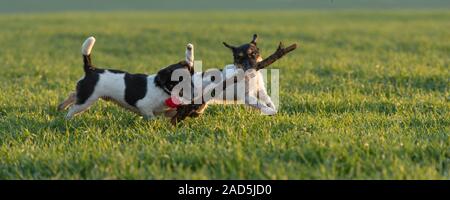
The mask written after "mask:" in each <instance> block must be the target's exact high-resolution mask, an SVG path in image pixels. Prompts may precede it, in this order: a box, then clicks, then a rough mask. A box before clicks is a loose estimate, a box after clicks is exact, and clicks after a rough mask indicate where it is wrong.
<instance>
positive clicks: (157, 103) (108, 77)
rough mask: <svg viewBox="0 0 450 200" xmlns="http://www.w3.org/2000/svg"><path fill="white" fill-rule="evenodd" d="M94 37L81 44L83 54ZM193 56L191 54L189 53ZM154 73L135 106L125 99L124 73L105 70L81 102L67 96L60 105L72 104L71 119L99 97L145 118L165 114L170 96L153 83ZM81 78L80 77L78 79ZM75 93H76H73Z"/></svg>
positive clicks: (87, 53) (88, 50) (68, 115)
mask: <svg viewBox="0 0 450 200" xmlns="http://www.w3.org/2000/svg"><path fill="white" fill-rule="evenodd" d="M94 43H95V38H94V37H89V38H88V39H87V40H86V41H85V42H84V43H83V45H82V49H81V52H82V53H83V55H89V54H90V53H91V50H92V47H93V46H94ZM186 56H188V54H186ZM189 56H192V58H193V52H192V54H189ZM186 59H188V58H186ZM155 77H156V75H149V76H147V91H146V95H145V96H144V98H142V99H140V100H138V101H137V102H136V107H134V106H132V105H129V104H128V103H127V102H126V100H125V89H126V85H125V74H124V73H113V72H110V71H108V70H105V71H104V72H103V73H99V80H98V82H97V84H96V85H95V87H94V91H93V93H92V94H91V95H90V96H89V98H88V99H87V100H86V102H85V103H83V104H74V103H75V98H68V100H66V101H64V102H63V103H62V104H61V105H62V106H61V108H64V107H65V105H72V104H73V105H72V106H71V107H70V109H69V112H68V113H67V115H66V119H71V118H72V117H73V116H75V115H76V114H79V113H81V112H83V111H85V110H87V109H88V108H89V107H90V106H91V105H92V104H93V103H95V102H96V101H97V100H98V99H99V98H103V99H108V100H113V101H114V102H116V103H118V104H120V105H121V106H123V107H125V108H128V109H130V110H132V111H135V112H137V113H139V114H141V115H143V116H144V117H145V118H147V119H151V118H153V117H155V116H156V115H161V114H165V112H166V111H171V110H172V108H169V107H168V106H166V104H165V100H166V99H167V98H169V97H170V95H169V94H167V93H165V92H164V90H163V89H161V88H160V87H158V86H156V84H155V81H154V80H155ZM80 80H81V79H80ZM74 94H76V93H74Z"/></svg>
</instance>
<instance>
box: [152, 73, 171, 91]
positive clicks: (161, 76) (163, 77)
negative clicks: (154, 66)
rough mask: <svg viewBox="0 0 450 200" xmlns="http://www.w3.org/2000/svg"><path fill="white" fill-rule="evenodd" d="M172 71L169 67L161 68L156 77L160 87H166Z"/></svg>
mask: <svg viewBox="0 0 450 200" xmlns="http://www.w3.org/2000/svg"><path fill="white" fill-rule="evenodd" d="M171 74H172V73H171V72H170V70H168V69H162V70H160V71H159V72H158V73H157V74H156V77H155V83H156V85H157V86H159V87H165V86H166V84H167V82H168V81H169V80H170V75H171Z"/></svg>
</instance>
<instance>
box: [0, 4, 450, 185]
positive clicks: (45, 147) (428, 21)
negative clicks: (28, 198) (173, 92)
mask: <svg viewBox="0 0 450 200" xmlns="http://www.w3.org/2000/svg"><path fill="white" fill-rule="evenodd" d="M0 25H1V28H0V47H1V48H0V90H1V95H0V96H1V98H0V179H191V178H192V179H449V178H450V137H449V133H450V91H449V89H450V86H449V78H450V70H449V69H450V67H449V64H450V56H449V55H450V40H449V38H450V12H448V11H412V10H410V11H406V10H404V11H386V12H382V11H370V12H366V11H288V12H283V11H264V12H262V11H261V12H259V11H248V12H243V13H242V12H241V13H239V12H226V11H221V12H104V13H97V14H88V13H82V12H70V13H53V14H46V13H39V14H37V13H35V14H13V13H12V14H11V13H10V14H1V15H0ZM254 32H256V33H258V34H259V35H260V42H259V46H260V48H261V49H262V54H263V56H264V55H269V54H270V53H272V52H273V50H274V49H275V48H276V45H277V43H278V41H284V42H285V43H286V44H288V43H293V42H297V43H299V44H300V46H301V48H300V49H298V50H296V51H295V52H293V53H292V54H290V55H288V56H287V57H285V58H283V59H282V60H280V61H279V62H277V63H276V64H275V65H273V66H272V67H273V68H278V69H280V107H279V113H278V114H277V115H276V116H273V117H268V116H262V115H260V114H259V112H256V111H254V110H249V109H246V108H245V107H243V106H221V105H215V106H212V107H210V108H209V109H208V110H207V111H206V113H205V115H203V116H202V117H200V118H197V119H188V120H187V121H184V122H183V124H181V125H180V126H179V127H173V126H171V125H170V124H169V122H168V120H167V119H165V118H158V119H156V120H154V121H146V120H144V119H142V118H140V117H138V116H136V115H134V114H132V113H129V112H127V111H125V110H123V109H121V108H119V107H117V106H115V105H113V104H109V103H107V102H104V101H99V102H98V103H97V104H95V105H94V106H93V107H92V108H91V109H90V110H89V111H88V112H86V113H84V114H82V115H80V116H78V117H76V118H75V119H74V120H72V121H65V120H64V115H65V112H58V111H57V110H56V106H57V104H58V103H59V102H60V101H61V100H63V98H65V97H66V96H67V94H68V93H69V92H70V91H72V90H73V89H74V87H75V83H76V81H77V80H78V79H79V78H80V77H81V76H82V75H83V70H82V60H81V56H80V46H81V43H82V42H83V41H84V39H85V38H86V37H87V36H90V35H94V36H96V38H97V43H96V46H95V48H94V51H93V52H94V53H93V59H94V63H95V64H96V65H98V66H112V67H113V68H116V69H122V70H126V71H129V72H140V73H155V72H156V71H157V70H158V69H160V68H162V67H165V66H167V65H168V64H172V63H174V62H177V61H179V60H181V59H183V57H184V47H185V44H186V43H188V42H192V43H194V44H195V45H196V59H197V60H202V61H203V65H204V66H206V67H208V68H213V67H215V68H217V67H219V68H221V67H223V66H224V65H225V64H228V63H231V62H232V56H231V53H230V52H229V50H227V49H226V48H224V47H223V46H222V44H221V42H222V41H227V42H229V43H231V44H242V43H244V42H248V41H249V40H250V39H251V35H252V34H253V33H254Z"/></svg>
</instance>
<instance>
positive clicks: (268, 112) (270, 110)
mask: <svg viewBox="0 0 450 200" xmlns="http://www.w3.org/2000/svg"><path fill="white" fill-rule="evenodd" d="M261 112H262V113H263V114H264V115H269V116H272V115H275V114H277V112H278V111H277V110H275V109H273V108H270V107H265V108H263V109H261Z"/></svg>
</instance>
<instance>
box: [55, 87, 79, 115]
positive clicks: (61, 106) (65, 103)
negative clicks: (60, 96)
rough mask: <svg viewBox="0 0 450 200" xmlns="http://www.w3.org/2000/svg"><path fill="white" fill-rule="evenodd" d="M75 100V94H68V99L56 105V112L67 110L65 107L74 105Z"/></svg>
mask: <svg viewBox="0 0 450 200" xmlns="http://www.w3.org/2000/svg"><path fill="white" fill-rule="evenodd" d="M76 100H77V94H76V93H75V92H72V93H70V94H69V97H67V99H66V100H64V101H63V102H61V103H60V104H59V105H58V110H59V111H63V110H65V109H67V107H69V106H70V105H72V104H73V103H75V101H76Z"/></svg>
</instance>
